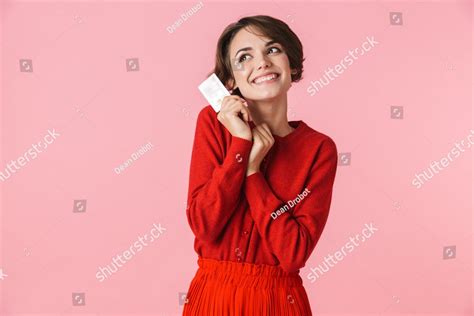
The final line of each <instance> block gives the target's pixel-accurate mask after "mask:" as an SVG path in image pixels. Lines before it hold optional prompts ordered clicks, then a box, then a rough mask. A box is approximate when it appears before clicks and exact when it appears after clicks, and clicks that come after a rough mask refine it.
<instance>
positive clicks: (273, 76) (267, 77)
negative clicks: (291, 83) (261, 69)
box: [253, 74, 278, 83]
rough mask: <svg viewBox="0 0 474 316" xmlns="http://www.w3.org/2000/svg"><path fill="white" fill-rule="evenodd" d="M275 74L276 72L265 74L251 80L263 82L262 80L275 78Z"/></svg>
mask: <svg viewBox="0 0 474 316" xmlns="http://www.w3.org/2000/svg"><path fill="white" fill-rule="evenodd" d="M277 76H278V75H277V74H270V75H268V76H265V77H260V78H257V79H255V80H254V81H253V82H255V83H260V82H263V81H267V80H272V79H274V78H276V77H277Z"/></svg>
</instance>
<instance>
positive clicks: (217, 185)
mask: <svg viewBox="0 0 474 316" xmlns="http://www.w3.org/2000/svg"><path fill="white" fill-rule="evenodd" d="M211 115H215V112H214V111H208V109H207V108H204V109H203V110H201V112H200V113H199V115H198V119H197V124H196V130H195V136H194V144H193V150H192V157H191V166H190V176H189V189H188V200H187V201H188V206H187V208H186V216H187V218H188V223H189V226H190V227H191V230H192V231H193V233H194V235H195V236H196V237H197V238H199V239H201V240H206V241H209V242H213V241H214V240H216V239H217V238H218V236H219V235H220V233H221V232H222V230H223V228H224V227H225V224H226V223H227V222H228V220H229V219H230V217H231V215H232V213H233V211H234V210H235V208H236V206H237V203H238V201H239V198H240V195H241V190H242V184H243V181H244V178H245V172H246V169H247V163H248V158H249V154H250V150H251V148H252V142H251V141H249V140H247V139H244V138H240V137H235V136H232V139H231V141H232V143H231V145H230V147H229V149H228V152H227V154H226V156H225V157H223V155H222V153H221V145H220V143H219V138H220V137H219V136H218V134H217V133H216V132H217V128H218V126H217V125H218V124H220V122H219V121H218V120H217V117H216V118H215V119H214V118H213V117H211Z"/></svg>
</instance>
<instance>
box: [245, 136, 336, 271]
mask: <svg viewBox="0 0 474 316" xmlns="http://www.w3.org/2000/svg"><path fill="white" fill-rule="evenodd" d="M336 168H337V147H336V145H335V143H334V142H333V140H332V139H331V138H328V139H326V140H325V141H323V142H322V144H321V146H320V148H319V152H318V153H317V156H316V159H315V162H314V163H313V165H312V167H311V171H310V174H309V175H308V177H307V179H306V181H305V184H306V185H305V190H306V188H307V189H308V191H309V192H308V193H307V195H306V196H305V197H304V199H302V200H301V201H300V202H298V203H296V204H294V203H288V202H286V201H282V200H280V199H279V198H278V197H277V196H276V195H275V194H274V192H273V191H272V189H271V188H270V186H269V185H268V183H267V181H266V179H265V178H264V176H263V174H262V173H261V172H256V173H254V174H252V175H250V176H248V177H247V178H246V180H245V185H244V191H245V195H246V197H247V200H248V202H249V205H250V213H251V216H252V218H253V219H254V221H255V225H256V228H257V230H258V232H259V234H260V236H261V237H262V239H263V242H265V243H266V244H267V246H268V248H269V249H270V251H271V252H272V253H273V254H274V255H275V256H276V257H277V258H278V260H279V261H280V266H281V268H282V269H283V270H285V271H288V272H296V271H298V270H299V269H300V268H302V267H304V266H305V263H306V260H307V259H308V258H309V256H310V255H311V253H312V251H313V249H314V248H315V246H316V243H317V242H318V240H319V237H320V236H321V233H322V232H323V229H324V226H325V224H326V221H327V218H328V215H329V207H330V205H331V198H332V188H333V183H334V179H335V175H336ZM288 180H289V181H291V179H288ZM300 195H301V196H303V195H302V193H300ZM295 198H296V197H295ZM295 198H292V199H293V200H294V199H295ZM283 204H286V205H288V207H290V206H291V205H294V206H293V207H290V209H289V210H288V211H286V212H283V213H281V214H280V215H279V216H276V218H275V219H273V217H272V216H271V213H273V212H276V211H277V210H279V209H280V207H282V206H283ZM289 204H290V205H289ZM274 215H275V214H274Z"/></svg>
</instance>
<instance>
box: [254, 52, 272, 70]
mask: <svg viewBox="0 0 474 316" xmlns="http://www.w3.org/2000/svg"><path fill="white" fill-rule="evenodd" d="M270 66H271V61H270V59H269V58H268V57H267V55H262V56H261V57H260V59H259V60H258V61H257V69H259V70H260V69H262V68H263V69H265V68H268V67H270Z"/></svg>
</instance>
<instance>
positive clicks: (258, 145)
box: [247, 123, 275, 176]
mask: <svg viewBox="0 0 474 316" xmlns="http://www.w3.org/2000/svg"><path fill="white" fill-rule="evenodd" d="M252 138H253V145H252V149H251V150H250V156H249V163H248V166H247V176H250V175H251V174H254V173H256V172H258V171H259V169H260V164H261V163H262V160H263V158H265V156H266V155H267V153H268V151H269V150H270V148H272V146H273V143H275V139H274V138H273V136H272V133H271V131H270V128H269V127H268V125H267V124H266V123H262V124H260V125H257V126H255V127H254V128H253V129H252Z"/></svg>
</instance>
